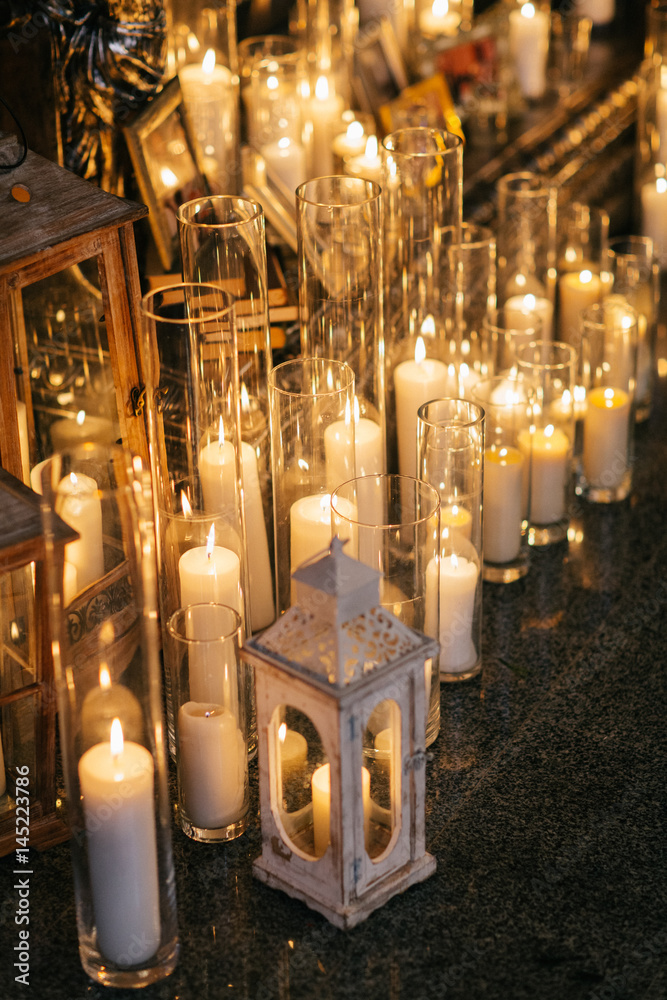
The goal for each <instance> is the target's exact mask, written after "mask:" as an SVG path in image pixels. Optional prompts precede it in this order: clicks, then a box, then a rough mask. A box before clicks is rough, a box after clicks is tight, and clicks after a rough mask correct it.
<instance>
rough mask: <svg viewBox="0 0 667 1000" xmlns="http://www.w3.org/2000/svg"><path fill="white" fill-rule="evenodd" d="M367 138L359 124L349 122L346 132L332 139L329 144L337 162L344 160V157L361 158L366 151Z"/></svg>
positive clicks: (357, 122)
mask: <svg viewBox="0 0 667 1000" xmlns="http://www.w3.org/2000/svg"><path fill="white" fill-rule="evenodd" d="M367 138H368V136H367V135H366V133H365V132H364V126H363V125H362V123H361V122H359V121H352V122H350V124H349V125H348V126H347V131H346V132H342V133H341V134H340V135H337V136H335V137H334V140H333V142H332V144H331V148H332V149H333V152H334V156H337V157H338V159H339V160H344V159H345V157H346V156H361V154H362V153H363V152H364V150H365V149H366V140H367Z"/></svg>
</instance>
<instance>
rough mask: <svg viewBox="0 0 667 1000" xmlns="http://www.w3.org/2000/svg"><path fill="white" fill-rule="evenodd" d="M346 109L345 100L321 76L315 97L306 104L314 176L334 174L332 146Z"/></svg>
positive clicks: (316, 85)
mask: <svg viewBox="0 0 667 1000" xmlns="http://www.w3.org/2000/svg"><path fill="white" fill-rule="evenodd" d="M344 107H345V104H344V101H343V98H342V97H340V96H339V95H338V94H335V93H334V92H333V89H332V87H330V81H329V80H328V79H327V77H326V76H320V77H319V78H318V80H317V82H316V84H315V96H314V97H311V98H310V100H309V101H308V102H307V104H306V117H307V118H308V120H309V121H310V123H311V125H312V155H311V173H312V174H313V176H316V177H326V176H328V175H329V174H331V173H333V166H334V164H333V151H332V148H331V144H332V140H333V137H334V135H335V134H336V132H337V130H338V128H339V127H340V122H341V118H342V114H343V110H344Z"/></svg>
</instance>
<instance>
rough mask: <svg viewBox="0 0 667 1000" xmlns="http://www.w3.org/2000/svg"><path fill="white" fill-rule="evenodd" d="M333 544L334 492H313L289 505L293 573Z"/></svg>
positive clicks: (291, 571)
mask: <svg viewBox="0 0 667 1000" xmlns="http://www.w3.org/2000/svg"><path fill="white" fill-rule="evenodd" d="M330 544H331V494H330V493H313V494H311V495H310V496H305V497H301V498H300V499H299V500H296V501H295V502H294V503H293V504H292V506H291V508H290V573H293V572H294V570H295V569H297V568H298V567H299V566H301V565H302V563H304V562H307V561H308V560H309V559H312V558H313V556H315V555H317V554H318V553H321V552H323V551H324V550H325V549H327V548H328V547H329V545H330Z"/></svg>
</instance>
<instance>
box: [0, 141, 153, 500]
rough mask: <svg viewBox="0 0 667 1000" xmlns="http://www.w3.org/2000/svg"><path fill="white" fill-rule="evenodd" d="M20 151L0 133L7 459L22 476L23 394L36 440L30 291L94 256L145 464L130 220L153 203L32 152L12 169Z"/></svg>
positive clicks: (124, 403) (0, 349)
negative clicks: (26, 298) (26, 299)
mask: <svg viewBox="0 0 667 1000" xmlns="http://www.w3.org/2000/svg"><path fill="white" fill-rule="evenodd" d="M19 158H20V151H19V149H18V144H17V143H16V141H15V140H14V139H13V138H12V137H7V136H4V137H3V136H2V135H0V167H3V166H4V169H5V170H6V171H7V172H6V173H0V204H2V205H3V210H2V225H3V231H2V240H1V241H0V465H1V466H2V467H3V468H5V469H7V471H8V472H10V473H11V474H12V475H14V476H16V478H17V479H21V480H22V479H23V473H22V462H21V445H20V438H19V424H18V416H17V402H18V400H19V399H22V400H23V402H24V403H25V404H26V409H27V420H28V437H29V440H30V445H31V447H34V441H35V430H34V415H33V407H32V394H31V388H30V372H29V358H28V348H27V343H26V330H25V320H24V313H23V299H22V292H23V289H24V288H26V287H27V286H29V285H32V284H35V283H36V282H38V281H40V280H42V279H44V278H48V277H52V276H53V275H55V274H58V273H59V272H61V271H65V270H67V269H68V268H69V267H72V266H74V265H77V264H81V263H83V262H84V261H88V260H91V259H96V260H97V267H98V273H99V278H100V288H101V293H102V306H103V309H104V317H105V326H106V335H107V341H108V346H109V358H110V362H111V367H112V370H113V379H114V387H115V393H116V404H117V410H118V419H119V422H120V431H121V436H122V439H123V444H124V445H125V446H126V447H127V448H128V449H129V450H130V451H132V452H133V453H135V454H138V455H140V456H141V457H142V459H143V460H144V461H145V463H146V464H147V462H148V445H147V439H146V431H145V426H144V419H143V409H144V405H143V404H144V401H143V394H142V387H143V379H142V377H141V370H140V361H139V358H140V355H139V330H138V323H139V304H140V302H141V287H140V281H139V270H138V265H137V256H136V249H135V242H134V229H133V226H134V223H135V222H136V221H138V220H139V219H141V218H143V217H144V216H145V215H146V214H147V212H148V209H147V208H146V206H145V205H139V204H136V203H134V202H131V201H128V200H126V199H122V198H117V197H116V196H115V195H112V194H109V193H108V192H106V191H103V190H101V189H100V188H98V187H96V185H94V184H92V183H90V182H89V181H86V180H83V179H82V178H81V177H78V176H77V175H76V174H73V173H71V171H68V170H65V169H64V168H63V167H60V166H58V164H56V163H52V162H51V161H50V160H46V159H44V158H43V157H41V156H38V155H37V154H36V153H33V152H31V151H28V152H27V154H26V157H25V160H24V161H23V162H22V163H21V164H20V165H19V166H16V167H14V168H13V169H10V168H9V166H8V164H11V163H12V162H16V160H17V159H19ZM17 381H18V384H19V385H20V387H21V392H20V393H19V391H18V386H17Z"/></svg>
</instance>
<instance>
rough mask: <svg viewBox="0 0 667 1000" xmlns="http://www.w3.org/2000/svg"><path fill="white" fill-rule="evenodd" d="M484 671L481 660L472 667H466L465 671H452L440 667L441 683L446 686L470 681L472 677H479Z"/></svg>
mask: <svg viewBox="0 0 667 1000" xmlns="http://www.w3.org/2000/svg"><path fill="white" fill-rule="evenodd" d="M481 670H482V663H481V660H480V661H479V662H477V663H475V664H474V665H473V666H472V667H465V668H464V669H463V670H451V669H449V670H448V669H447V668H446V667H442V666H441V667H440V681H441V682H442V683H444V684H452V683H455V682H456V681H469V680H470V679H471V678H472V677H477V675H478V674H479V673H481Z"/></svg>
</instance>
